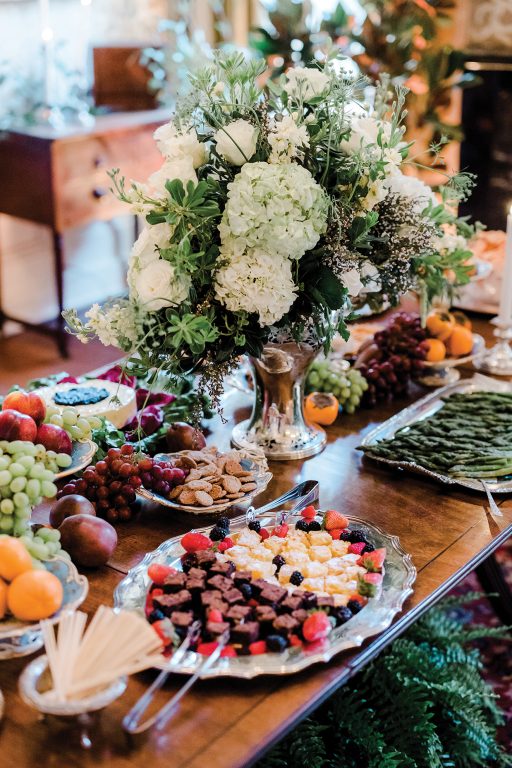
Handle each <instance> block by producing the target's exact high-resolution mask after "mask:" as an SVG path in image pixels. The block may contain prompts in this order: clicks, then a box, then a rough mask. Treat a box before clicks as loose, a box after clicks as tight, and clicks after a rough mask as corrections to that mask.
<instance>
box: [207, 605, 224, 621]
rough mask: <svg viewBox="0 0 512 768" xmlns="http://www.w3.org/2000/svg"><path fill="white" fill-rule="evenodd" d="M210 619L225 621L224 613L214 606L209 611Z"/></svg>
mask: <svg viewBox="0 0 512 768" xmlns="http://www.w3.org/2000/svg"><path fill="white" fill-rule="evenodd" d="M207 618H208V621H216V622H218V621H223V618H222V613H221V612H220V611H219V610H217V608H213V609H212V610H211V611H208V617H207Z"/></svg>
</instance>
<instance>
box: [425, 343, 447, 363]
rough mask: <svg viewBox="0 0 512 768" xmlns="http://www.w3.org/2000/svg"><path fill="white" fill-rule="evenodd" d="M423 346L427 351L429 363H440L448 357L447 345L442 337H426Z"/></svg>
mask: <svg viewBox="0 0 512 768" xmlns="http://www.w3.org/2000/svg"><path fill="white" fill-rule="evenodd" d="M423 346H424V347H425V349H426V351H427V356H426V358H425V359H426V360H428V362H429V363H439V362H441V360H444V359H445V357H446V347H445V345H444V344H443V342H442V341H441V340H440V339H425V341H424V342H423Z"/></svg>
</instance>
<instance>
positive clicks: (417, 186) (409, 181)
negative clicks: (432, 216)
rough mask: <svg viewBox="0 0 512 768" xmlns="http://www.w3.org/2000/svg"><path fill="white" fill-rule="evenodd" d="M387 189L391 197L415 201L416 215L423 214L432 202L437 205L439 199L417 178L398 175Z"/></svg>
mask: <svg viewBox="0 0 512 768" xmlns="http://www.w3.org/2000/svg"><path fill="white" fill-rule="evenodd" d="M387 187H388V190H389V193H390V194H391V195H399V196H400V197H407V198H409V200H412V201H413V210H414V212H415V213H422V212H423V211H424V210H425V208H426V207H427V206H428V204H429V203H430V202H432V203H433V205H437V204H438V203H437V198H436V196H435V194H434V193H433V192H432V190H431V188H430V187H429V186H428V185H427V184H425V183H424V182H423V181H421V180H420V179H417V178H416V177H415V176H406V175H405V174H403V173H401V172H400V173H396V174H394V175H393V176H391V177H390V178H389V179H388V181H387Z"/></svg>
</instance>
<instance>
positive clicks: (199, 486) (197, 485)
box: [186, 480, 212, 491]
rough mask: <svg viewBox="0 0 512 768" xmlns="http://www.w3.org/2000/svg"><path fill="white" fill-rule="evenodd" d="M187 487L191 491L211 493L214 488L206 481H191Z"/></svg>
mask: <svg viewBox="0 0 512 768" xmlns="http://www.w3.org/2000/svg"><path fill="white" fill-rule="evenodd" d="M186 485H187V488H189V489H190V490H191V491H209V490H210V489H211V487H212V484H211V483H208V482H206V480H191V482H190V483H187V484H186Z"/></svg>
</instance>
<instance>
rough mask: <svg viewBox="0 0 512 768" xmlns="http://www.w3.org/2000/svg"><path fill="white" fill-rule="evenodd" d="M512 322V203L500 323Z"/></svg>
mask: <svg viewBox="0 0 512 768" xmlns="http://www.w3.org/2000/svg"><path fill="white" fill-rule="evenodd" d="M511 323H512V205H511V206H510V210H509V212H508V216H507V240H506V244H505V262H504V264H503V274H502V282H501V297H500V311H499V315H498V324H499V325H505V326H509V325H510V324H511Z"/></svg>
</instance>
